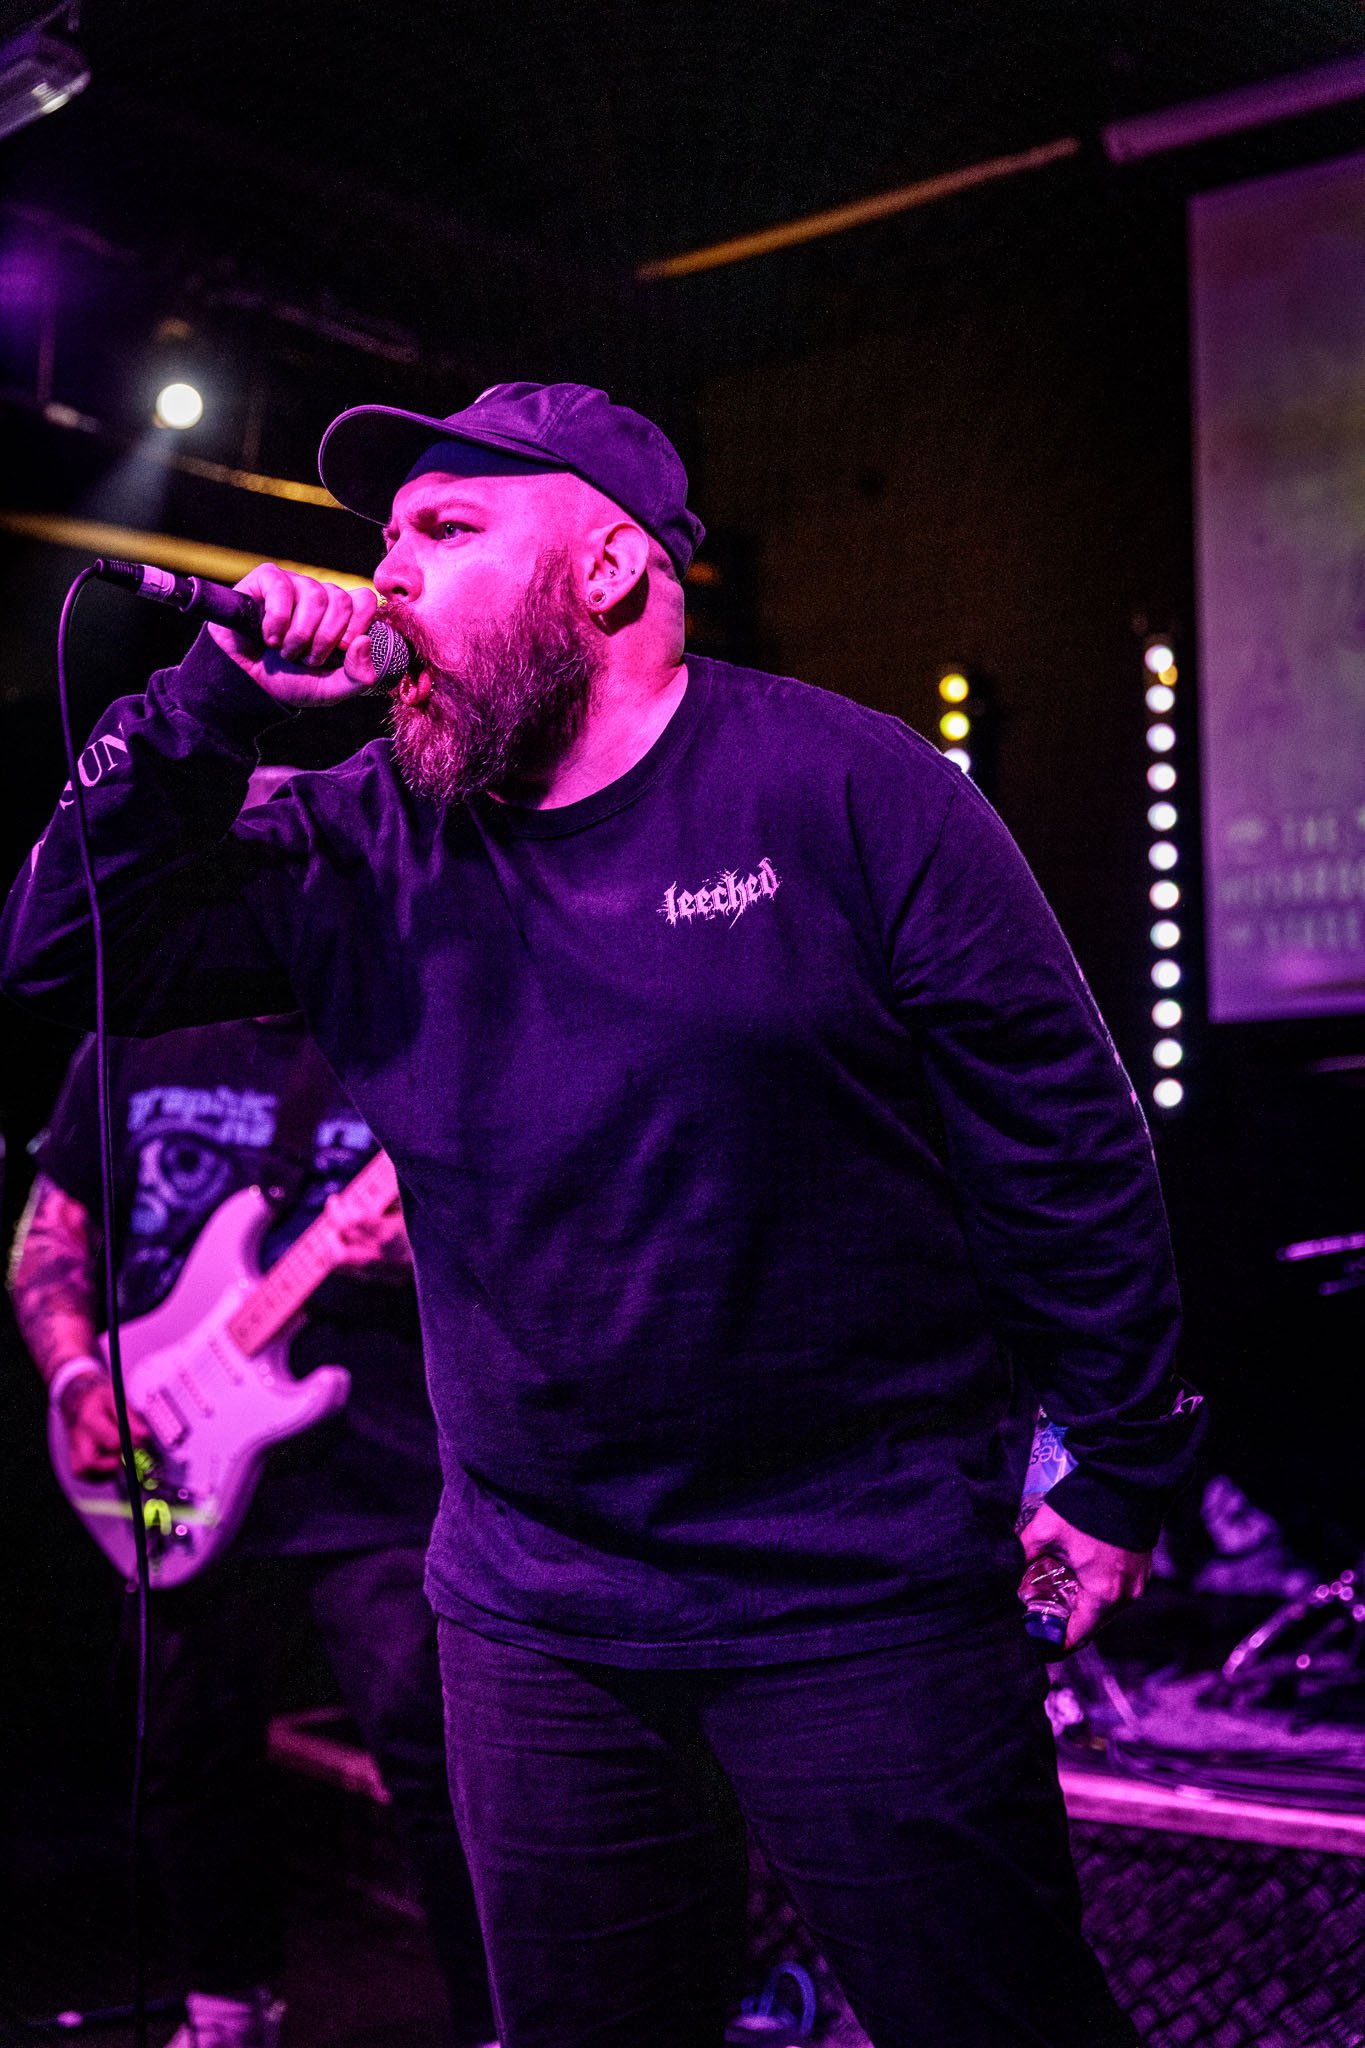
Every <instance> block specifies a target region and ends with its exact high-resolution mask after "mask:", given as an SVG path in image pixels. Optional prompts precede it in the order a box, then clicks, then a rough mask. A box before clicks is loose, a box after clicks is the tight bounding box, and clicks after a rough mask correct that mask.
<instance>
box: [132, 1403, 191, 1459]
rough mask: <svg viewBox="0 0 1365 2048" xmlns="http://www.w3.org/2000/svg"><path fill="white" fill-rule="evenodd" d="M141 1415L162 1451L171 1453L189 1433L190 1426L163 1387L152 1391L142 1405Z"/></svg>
mask: <svg viewBox="0 0 1365 2048" xmlns="http://www.w3.org/2000/svg"><path fill="white" fill-rule="evenodd" d="M142 1413H143V1416H144V1417H145V1419H146V1422H147V1426H148V1428H149V1429H150V1430H151V1432H152V1435H153V1436H154V1437H155V1438H156V1440H157V1442H158V1443H159V1444H160V1445H161V1448H162V1449H163V1450H164V1451H173V1450H174V1449H175V1447H176V1445H177V1444H181V1443H183V1442H184V1440H185V1438H186V1437H187V1436H188V1435H189V1433H190V1426H189V1424H188V1422H186V1420H185V1417H184V1414H183V1413H182V1411H181V1409H180V1407H179V1405H178V1403H177V1402H176V1400H175V1397H174V1395H172V1394H168V1393H167V1391H166V1389H165V1388H164V1387H154V1388H153V1389H152V1391H151V1393H150V1394H148V1395H147V1397H146V1399H145V1400H144V1401H143V1403H142Z"/></svg>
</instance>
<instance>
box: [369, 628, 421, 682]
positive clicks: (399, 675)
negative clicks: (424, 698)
mask: <svg viewBox="0 0 1365 2048" xmlns="http://www.w3.org/2000/svg"><path fill="white" fill-rule="evenodd" d="M369 639H370V660H371V661H372V662H373V663H374V670H375V676H374V679H375V682H376V684H389V683H399V682H401V681H402V680H403V677H404V676H405V675H406V674H407V672H408V670H409V669H410V668H411V667H412V649H411V648H410V647H409V646H408V643H407V641H406V640H405V639H404V638H403V636H402V634H401V633H399V632H397V631H396V630H395V629H394V628H393V627H392V626H391V625H390V624H389V622H388V620H387V619H376V620H375V621H374V623H373V625H372V626H371V627H370V633H369Z"/></svg>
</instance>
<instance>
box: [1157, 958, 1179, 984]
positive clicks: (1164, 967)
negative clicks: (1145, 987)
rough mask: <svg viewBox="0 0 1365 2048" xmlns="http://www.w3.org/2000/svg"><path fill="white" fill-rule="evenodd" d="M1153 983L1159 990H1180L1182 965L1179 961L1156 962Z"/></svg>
mask: <svg viewBox="0 0 1365 2048" xmlns="http://www.w3.org/2000/svg"><path fill="white" fill-rule="evenodd" d="M1152 981H1153V983H1154V984H1155V986H1156V987H1157V988H1178V987H1179V986H1180V963H1179V961H1177V960H1154V961H1153V962H1152Z"/></svg>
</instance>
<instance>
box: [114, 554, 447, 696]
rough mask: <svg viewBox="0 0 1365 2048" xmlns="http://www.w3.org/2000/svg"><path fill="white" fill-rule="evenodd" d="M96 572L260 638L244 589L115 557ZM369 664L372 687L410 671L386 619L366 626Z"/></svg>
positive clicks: (405, 649) (257, 617)
mask: <svg viewBox="0 0 1365 2048" xmlns="http://www.w3.org/2000/svg"><path fill="white" fill-rule="evenodd" d="M94 568H95V574H96V575H97V576H102V577H103V578H104V579H105V581H106V582H108V583H116V584H117V585H118V586H119V588H120V590H128V591H131V592H132V593H133V595H134V596H135V597H150V598H151V599H152V600H153V602H154V603H156V604H168V605H171V606H173V607H174V609H175V610H176V611H178V612H183V613H184V614H185V616H186V618H188V619H207V620H209V621H210V622H211V623H212V624H213V625H215V626H228V627H230V628H231V630H232V631H233V632H234V633H248V634H251V635H253V636H254V637H255V638H256V639H257V640H259V639H260V637H261V617H262V608H261V602H260V599H259V598H255V597H249V596H248V595H247V593H246V592H245V591H244V590H229V589H228V587H227V585H226V584H225V583H210V581H209V579H208V577H207V576H175V575H173V574H172V573H171V571H170V570H169V569H158V568H156V567H154V566H153V564H152V563H151V562H123V561H120V560H119V559H118V557H117V556H114V555H101V556H100V557H99V559H98V561H97V562H96V563H95V565H94ZM369 641H370V660H371V661H372V662H373V663H374V668H375V684H376V686H384V687H392V685H393V684H394V683H399V682H401V681H402V680H403V677H404V676H405V675H406V674H407V673H408V670H409V669H410V668H411V667H412V660H413V656H412V649H411V648H410V647H409V645H408V643H407V641H406V640H405V639H404V638H403V635H402V634H401V633H400V632H398V631H397V630H396V629H395V628H394V627H393V626H391V625H390V624H389V622H388V620H387V619H385V618H382V617H381V618H377V619H376V620H375V621H374V623H373V625H372V626H371V627H370V632H369Z"/></svg>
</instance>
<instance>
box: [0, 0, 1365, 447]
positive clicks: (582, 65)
mask: <svg viewBox="0 0 1365 2048" xmlns="http://www.w3.org/2000/svg"><path fill="white" fill-rule="evenodd" d="M34 11H35V0H29V4H28V5H25V4H23V0H7V4H6V5H5V6H3V7H0V23H4V24H5V25H7V26H10V27H13V26H15V25H17V24H20V23H22V22H23V21H24V20H25V19H26V18H31V17H32V14H33V13H34ZM79 40H80V43H81V45H82V47H83V48H84V50H85V51H86V54H87V56H88V58H89V61H90V67H91V71H92V74H93V75H92V83H91V84H90V86H89V88H88V90H87V91H86V92H85V93H84V95H83V96H82V97H81V98H80V99H78V100H77V101H75V102H73V103H72V104H71V105H70V106H68V107H67V108H65V109H63V110H62V111H60V112H58V113H57V114H55V115H53V116H52V117H51V118H49V119H46V120H43V121H41V122H39V123H37V124H35V125H34V126H33V127H31V128H29V129H27V130H26V131H24V132H22V133H21V134H19V135H17V136H14V137H12V138H10V139H8V140H6V141H3V142H0V181H3V183H2V185H0V190H3V193H4V195H5V196H6V197H7V198H8V200H9V202H10V208H11V210H10V213H9V217H8V218H9V226H10V229H11V231H15V226H16V223H17V224H18V230H20V231H26V232H28V233H30V234H33V233H38V234H40V235H42V236H45V237H47V238H48V239H51V238H52V237H53V235H54V233H55V229H54V226H53V220H54V218H55V219H56V220H60V221H62V222H66V223H74V224H77V225H79V226H81V227H83V228H87V229H91V230H94V231H96V232H97V233H98V234H99V235H101V236H103V237H105V238H106V239H107V240H108V242H109V243H110V244H112V245H113V249H114V251H115V253H113V254H109V255H108V256H107V259H106V268H107V272H108V274H107V276H106V277H105V278H104V279H103V281H102V282H101V283H100V284H99V285H98V286H90V287H88V288H87V291H88V295H87V298H86V299H85V300H84V301H82V299H81V288H80V287H69V288H68V295H69V296H72V295H74V302H75V311H76V313H77V315H78V318H79V319H80V320H81V321H82V322H83V327H84V334H85V340H86V343H87V344H88V348H89V349H90V350H93V351H95V352H96V353H97V352H98V349H97V343H98V342H99V340H100V339H101V337H103V338H104V339H105V340H107V341H108V342H109V344H110V346H111V347H112V346H113V345H114V342H115V341H116V340H117V341H118V344H119V349H120V352H121V357H122V359H123V360H124V361H125V362H126V360H127V359H128V358H129V356H130V353H131V352H132V350H133V347H134V343H135V340H136V336H137V333H138V331H139V329H141V330H143V331H144V332H145V331H146V330H147V327H148V322H149V321H150V322H151V325H152V326H155V324H156V322H157V321H158V320H165V319H166V318H168V317H169V318H171V319H180V320H183V321H185V322H186V324H187V325H188V326H189V327H190V328H192V329H193V330H194V335H195V338H196V342H197V345H199V346H200V348H201V352H207V353H208V354H210V355H211V353H212V349H213V347H214V346H215V345H218V346H221V347H224V348H227V349H229V350H231V349H234V348H235V349H238V350H241V349H242V348H246V349H247V350H248V352H253V353H254V354H255V355H256V356H257V358H258V359H259V360H261V361H267V362H269V363H270V364H271V366H272V374H278V376H279V377H280V378H281V379H282V380H283V382H284V384H286V385H287V384H288V383H289V380H290V378H291V376H292V378H293V380H294V384H295V385H296V386H297V385H298V383H299V381H300V380H301V379H302V380H303V382H304V383H305V384H307V383H309V382H310V381H312V382H319V383H321V384H323V385H325V386H326V387H327V390H328V394H329V397H330V396H331V395H334V394H335V392H337V391H340V390H341V389H342V387H344V386H350V387H357V388H358V387H359V386H363V387H364V389H365V390H366V392H367V393H372V394H374V395H379V394H380V392H381V391H382V392H384V393H389V392H392V393H393V394H394V395H400V394H402V393H403V392H405V391H406V390H407V389H408V384H409V380H410V379H411V377H412V376H413V375H414V374H415V372H417V371H418V370H420V375H421V377H422V378H423V379H425V381H426V385H427V388H428V390H429V388H430V385H431V383H432V381H433V380H435V381H437V382H439V383H440V384H441V386H442V388H443V389H446V390H453V391H454V392H455V399H453V400H452V402H457V401H458V399H459V398H461V397H463V396H464V395H466V394H467V391H468V388H469V387H470V386H473V387H475V388H477V387H478V385H480V384H482V383H485V382H488V381H491V380H492V379H494V378H497V377H502V376H506V375H508V374H523V375H532V376H536V375H541V376H553V375H563V374H566V373H576V374H582V375H592V376H600V377H603V378H610V379H611V381H612V382H613V384H614V386H615V388H617V389H618V390H619V391H621V393H622V395H634V394H639V395H642V396H645V397H649V398H652V399H654V400H655V402H659V401H661V400H663V401H664V402H666V398H667V394H668V392H669V390H670V388H674V389H676V388H678V387H680V386H681V387H684V388H685V387H687V386H689V385H690V384H691V383H693V382H695V380H696V379H697V378H698V377H699V376H703V375H705V374H706V373H707V372H708V370H710V369H712V368H714V367H715V366H717V365H718V364H720V363H722V362H725V361H734V360H737V359H743V358H744V357H745V356H747V355H754V354H759V353H763V352H771V351H773V350H779V349H787V348H792V347H800V346H801V345H802V343H803V339H804V338H805V337H806V336H807V335H808V334H809V331H810V327H811V323H812V320H818V319H819V318H821V317H823V315H824V313H825V310H826V308H827V307H828V305H829V303H830V301H831V299H832V298H837V297H838V296H839V294H840V293H842V292H846V291H847V290H848V289H849V286H850V280H856V279H857V277H858V276H859V274H860V268H861V272H862V274H863V276H864V279H865V280H866V279H867V277H868V276H869V274H872V275H873V281H874V282H875V272H876V271H877V269H878V267H879V266H882V265H883V263H884V259H885V257H886V255H887V253H888V251H890V252H892V253H897V254H898V253H899V252H900V251H901V250H902V249H903V247H904V239H905V236H906V234H907V232H909V230H908V228H907V223H906V222H905V221H904V220H903V221H901V222H899V223H896V224H893V225H892V226H891V227H890V228H884V229H881V230H876V231H872V232H868V231H857V232H854V233H853V234H849V235H844V236H841V237H839V238H838V239H837V241H836V242H826V243H819V244H814V245H811V246H810V247H809V248H807V249H806V250H805V251H799V252H796V253H793V254H788V255H779V256H769V257H765V258H761V259H759V260H758V261H754V262H750V263H747V264H745V265H743V266H741V267H740V268H739V269H737V270H734V271H727V272H718V273H715V274H713V275H712V276H710V277H709V278H701V279H696V280H690V281H667V282H663V283H658V282H653V283H645V282H641V281H639V280H638V279H637V278H636V277H635V274H634V273H635V271H636V269H637V267H638V266H639V265H640V264H641V263H643V262H646V261H649V260H650V259H654V258H658V257H661V256H667V255H671V254H674V253H676V252H678V251H681V250H686V249H688V248H691V247H694V246H696V245H697V244H700V243H707V242H711V241H714V240H716V239H718V238H721V237H724V236H727V235H732V234H735V233H737V232H742V231H746V230H750V229H753V228H758V227H763V226H766V225H768V224H770V223H773V222H778V221H782V220H785V219H788V218H790V217H791V216H793V215H798V214H802V213H805V212H808V211H811V210H813V209H818V208H824V207H828V206H831V205H836V204H839V203H841V202H844V201H847V200H850V199H856V198H859V197H861V196H863V195H865V194H867V193H870V192H875V191H877V190H879V189H883V188H886V187H890V186H895V185H898V184H901V183H904V182H906V181H908V180H912V179H916V178H919V177H923V176H925V175H928V174H932V173H935V172H940V171H944V170H949V169H952V168H955V167H958V166H963V165H968V164H972V163H974V162H976V161H978V160H980V159H982V158H984V157H989V156H994V155H997V154H999V153H1001V152H1005V151H1012V150H1018V149H1023V148H1027V147H1029V146H1031V145H1035V144H1038V143H1045V142H1048V141H1051V140H1052V139H1054V138H1056V137H1059V136H1069V135H1074V136H1077V137H1079V138H1081V139H1082V141H1083V142H1085V143H1086V144H1087V145H1088V146H1090V147H1091V148H1093V146H1094V143H1095V138H1096V136H1097V134H1098V131H1099V129H1100V127H1101V126H1102V124H1103V123H1105V122H1106V121H1109V120H1112V119H1115V118H1120V117H1122V116H1125V115H1128V114H1132V113H1136V112H1142V111H1146V110H1149V109H1153V108H1158V107H1164V106H1168V105H1171V104H1173V103H1176V102H1179V101H1182V100H1188V99H1191V98H1195V97H1199V96H1202V95H1205V94H1208V93H1212V92H1215V91H1218V90H1221V89H1223V88H1225V87H1228V86H1231V85H1236V84H1240V83H1244V82H1247V81H1251V80H1256V79H1262V78H1268V77H1273V76H1276V75H1279V74H1283V73H1285V72H1290V71H1295V70H1299V69H1303V68H1305V67H1308V66H1311V65H1314V64H1319V63H1323V62H1326V61H1329V60H1331V59H1334V58H1339V57H1342V56H1346V55H1354V54H1356V53H1357V52H1359V51H1360V50H1361V48H1362V47H1365V10H1363V9H1362V6H1361V4H1359V0H1294V4H1292V5H1286V4H1284V0H1242V4H1239V5H1236V6H1234V5H1231V4H1229V0H1214V4H1202V5H1201V4H1198V0H1195V4H1191V0H1044V4H1043V5H1041V6H1040V5H1037V4H1033V5H1030V4H1025V0H953V4H946V0H932V4H920V5H910V4H904V0H902V4H899V5H897V4H891V0H863V4H854V5H851V6H847V5H846V6H831V5H828V4H813V0H635V4H627V0H557V4H547V0H503V4H499V5H482V6H471V5H446V6H437V5H434V4H431V0H387V4H385V5H376V4H373V0H270V4H267V0H84V5H83V8H82V18H81V22H80V29H79ZM1063 175H1065V173H1064V172H1061V171H1052V172H1047V173H1044V174H1042V176H1044V177H1053V178H1056V177H1060V176H1063ZM1033 182H1035V183H1036V182H1037V181H1033ZM962 203H963V204H967V205H970V204H972V203H974V202H971V201H968V202H962ZM15 207H18V208H20V209H22V211H20V212H18V213H16V212H15V211H14V208H15ZM953 210H954V209H953V208H951V207H949V208H938V209H934V212H935V213H936V214H939V215H944V216H950V215H951V214H952V213H953ZM925 218H927V217H925V216H916V217H915V221H916V226H915V228H914V230H913V232H915V233H924V232H926V230H924V229H923V228H922V227H920V226H919V222H920V221H921V220H923V219H925ZM929 232H932V230H929ZM897 238H899V239H897ZM124 254H126V255H128V256H129V257H133V258H135V259H136V260H135V261H134V262H130V263H127V264H125V265H124V266H123V272H122V274H121V276H120V275H116V273H118V272H119V267H120V263H121V262H122V258H123V255H124ZM121 321H122V322H124V323H125V325H126V331H125V327H121V326H120V322H121ZM68 328H69V323H68ZM171 331H172V332H174V330H171ZM138 345H139V346H140V345H141V344H138ZM62 349H63V353H64V358H65V367H66V369H67V371H68V373H69V374H70V375H72V376H74V377H76V379H77V381H79V359H80V355H81V347H80V344H79V342H77V341H74V340H73V337H72V335H71V333H70V332H69V331H68V332H67V333H66V334H65V335H64V337H63V342H62ZM11 381H12V382H20V383H21V382H22V376H12V378H11ZM295 398H296V400H297V392H296V394H295ZM72 402H75V403H80V402H82V400H81V395H80V394H79V393H77V394H76V395H75V396H74V397H73V401H72ZM91 402H93V401H91ZM128 402H129V404H131V403H132V399H131V398H129V400H128ZM282 403H283V404H284V410H285V412H286V413H287V411H288V410H289V400H288V398H287V397H286V399H285V400H284V401H282ZM97 409H98V410H99V411H100V412H101V413H102V414H103V415H104V416H111V415H113V416H117V414H118V410H119V406H118V402H117V401H116V400H113V399H109V398H105V399H104V400H103V401H102V402H101V403H100V404H99V406H98V408H97Z"/></svg>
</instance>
